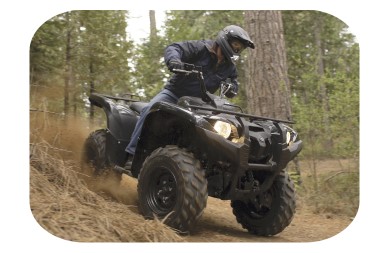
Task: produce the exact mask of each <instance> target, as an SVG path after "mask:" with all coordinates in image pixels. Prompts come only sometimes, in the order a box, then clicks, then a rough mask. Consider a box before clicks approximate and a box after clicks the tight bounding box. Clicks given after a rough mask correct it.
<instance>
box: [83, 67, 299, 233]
mask: <svg viewBox="0 0 370 253" xmlns="http://www.w3.org/2000/svg"><path fill="white" fill-rule="evenodd" d="M174 71H176V72H180V73H182V74H184V75H194V76H196V77H197V78H198V80H199V83H200V87H201V90H202V97H201V98H197V97H181V98H180V99H179V101H178V103H177V104H171V103H166V102H158V103H156V104H154V105H153V106H152V107H151V109H150V113H149V114H148V116H147V117H146V119H145V122H144V125H143V128H142V131H141V135H140V137H139V141H138V145H137V148H136V152H135V155H134V157H133V160H132V163H131V165H130V166H126V167H125V163H126V160H127V156H126V152H125V148H126V146H127V145H128V143H129V141H130V137H131V134H132V132H133V130H134V127H135V124H136V122H137V120H138V118H139V117H140V112H141V110H142V109H143V107H144V106H145V105H147V103H146V102H142V101H140V100H139V99H135V96H134V95H131V94H128V95H129V96H121V97H115V96H109V95H104V94H96V93H94V94H91V95H90V97H89V100H90V102H91V105H93V106H97V107H100V108H102V109H103V110H104V112H105V114H106V117H107V128H105V129H99V130H96V131H94V132H92V133H91V134H90V135H89V136H88V138H87V140H86V142H85V145H84V150H85V151H84V153H85V161H86V162H89V163H91V164H92V167H93V170H94V173H95V174H96V175H99V174H101V173H102V172H104V171H106V170H113V171H118V173H125V174H128V175H130V176H132V177H134V178H137V179H138V184H137V191H138V207H139V210H140V212H141V214H142V215H143V216H144V217H145V218H148V219H154V218H159V219H161V220H163V221H164V223H165V224H167V225H168V226H170V227H172V228H173V229H175V230H177V231H178V232H180V233H189V232H190V231H191V230H192V229H193V228H194V226H195V225H196V222H197V220H198V219H199V217H200V216H201V215H202V213H203V211H204V209H205V207H206V204H207V198H208V196H211V197H214V198H218V199H221V200H230V202H231V208H232V210H233V214H234V215H235V217H236V220H237V222H238V223H240V224H241V226H242V227H243V228H244V229H247V230H248V232H249V233H252V234H255V235H260V236H272V235H276V234H278V233H280V232H282V231H283V230H284V229H285V228H286V227H287V226H288V225H289V224H290V223H291V221H292V219H293V216H294V213H295V208H296V195H295V188H294V183H293V181H292V180H291V179H290V177H289V174H288V173H287V171H286V166H287V164H288V162H289V161H291V160H292V159H293V158H294V157H296V156H297V154H298V153H299V152H300V151H301V149H302V141H301V140H299V138H298V134H297V132H296V131H295V130H294V129H293V128H291V127H289V126H288V124H292V123H293V122H290V121H287V120H279V119H273V118H267V117H260V116H255V115H250V114H246V113H244V112H243V110H242V109H241V108H240V107H239V106H237V105H234V104H232V103H230V102H229V101H228V100H227V99H226V98H225V94H226V92H227V91H228V90H229V89H230V87H231V84H230V83H228V82H223V83H222V84H221V87H220V94H219V95H214V94H211V93H209V92H208V91H207V90H206V86H205V84H204V78H203V73H202V70H201V67H197V66H194V65H190V64H187V65H186V68H185V70H184V69H181V70H180V69H178V70H174Z"/></svg>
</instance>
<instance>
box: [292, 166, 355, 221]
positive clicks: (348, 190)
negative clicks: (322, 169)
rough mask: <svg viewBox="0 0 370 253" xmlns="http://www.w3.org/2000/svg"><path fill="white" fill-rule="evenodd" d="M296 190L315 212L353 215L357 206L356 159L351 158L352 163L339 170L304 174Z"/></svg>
mask: <svg viewBox="0 0 370 253" xmlns="http://www.w3.org/2000/svg"><path fill="white" fill-rule="evenodd" d="M297 192H298V195H299V196H300V198H301V199H302V200H303V201H304V203H305V204H306V205H308V206H310V207H312V208H313V211H315V212H317V213H332V214H338V213H340V214H345V215H348V216H352V217H354V216H355V215H356V213H357V211H358V207H359V172H358V161H357V162H356V159H354V160H352V164H350V165H349V166H348V167H342V168H341V170H336V171H332V172H327V173H320V174H318V175H316V176H314V175H312V174H308V175H306V176H304V177H303V184H302V185H301V187H299V188H298V191H297Z"/></svg>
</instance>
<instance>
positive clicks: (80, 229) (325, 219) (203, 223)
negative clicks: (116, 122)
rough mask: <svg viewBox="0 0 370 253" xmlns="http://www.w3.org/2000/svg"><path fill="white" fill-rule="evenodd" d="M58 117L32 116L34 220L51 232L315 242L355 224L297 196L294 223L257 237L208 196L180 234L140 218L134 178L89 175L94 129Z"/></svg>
mask: <svg viewBox="0 0 370 253" xmlns="http://www.w3.org/2000/svg"><path fill="white" fill-rule="evenodd" d="M31 116H32V115H31ZM56 122H57V121H55V122H53V120H50V118H49V119H48V120H45V118H42V117H39V118H38V119H36V118H34V121H31V145H30V148H31V159H30V164H31V180H30V181H31V187H30V189H31V194H30V199H31V209H32V212H33V214H34V217H35V219H36V220H37V221H38V222H39V223H40V225H41V226H42V227H44V228H45V229H46V230H47V231H49V232H50V233H52V234H54V235H56V236H58V237H61V238H63V239H67V240H72V241H123V242H145V241H161V242H315V241H320V240H324V239H327V238H330V237H332V236H334V235H336V234H338V233H340V232H341V231H343V230H344V229H345V228H346V227H347V226H348V225H349V224H350V223H351V218H350V217H346V216H339V215H329V214H326V215H325V214H314V213H312V211H310V209H309V208H308V207H306V206H305V205H304V204H303V203H301V202H300V200H299V199H298V208H297V212H296V215H295V217H294V219H293V222H292V223H291V224H290V226H288V227H287V228H286V229H285V230H284V231H283V232H282V233H280V234H278V235H276V236H273V237H257V236H254V235H251V234H249V233H248V232H247V231H246V230H244V229H242V227H241V225H240V224H238V223H237V222H236V219H235V217H234V215H233V214H232V210H231V207H230V201H222V200H218V199H214V198H211V197H210V198H209V199H208V203H207V207H206V209H205V212H204V214H203V215H202V217H201V218H200V220H199V222H198V224H197V227H196V228H195V229H194V231H193V232H192V233H191V234H190V235H185V236H179V235H178V234H176V233H175V232H174V231H172V230H171V229H169V228H167V227H166V226H164V225H163V224H162V223H161V222H160V221H147V220H144V219H143V218H142V216H141V215H140V214H139V212H138V210H137V193H136V182H137V181H136V179H133V178H130V177H128V176H126V175H123V177H122V180H121V182H119V181H117V180H115V179H111V180H106V181H101V182H100V181H94V180H90V179H91V178H90V177H88V176H86V175H85V174H84V172H83V171H81V169H80V163H79V157H80V151H81V148H82V143H83V141H84V139H85V138H86V137H87V135H88V133H89V132H91V131H92V130H91V129H88V128H86V127H85V126H84V123H82V122H78V123H76V122H75V121H74V122H69V123H67V124H59V123H56ZM326 167H327V166H326ZM302 170H304V168H302ZM86 178H87V181H85V180H84V179H86ZM89 178H90V179H89ZM86 182H87V183H86Z"/></svg>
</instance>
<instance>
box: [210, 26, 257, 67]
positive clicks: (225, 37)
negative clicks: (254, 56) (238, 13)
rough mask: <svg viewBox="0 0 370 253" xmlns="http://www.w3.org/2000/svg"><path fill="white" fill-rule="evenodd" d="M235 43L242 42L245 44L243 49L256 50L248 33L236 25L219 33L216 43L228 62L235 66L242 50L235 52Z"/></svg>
mask: <svg viewBox="0 0 370 253" xmlns="http://www.w3.org/2000/svg"><path fill="white" fill-rule="evenodd" d="M233 41H239V42H241V43H242V44H243V49H245V48H247V47H250V48H254V44H253V41H251V39H250V38H249V35H248V33H247V32H246V31H245V30H244V29H243V28H241V27H239V26H236V25H229V26H226V27H225V28H224V29H222V30H221V31H220V32H219V33H218V35H217V38H216V43H217V44H218V45H219V46H220V47H221V50H222V53H223V54H224V56H225V58H226V60H228V61H231V62H232V63H234V64H235V61H236V60H238V58H239V56H240V53H241V51H242V50H240V51H239V50H238V51H236V50H234V49H233V47H232V45H231V43H232V42H233Z"/></svg>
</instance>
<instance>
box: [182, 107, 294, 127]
mask: <svg viewBox="0 0 370 253" xmlns="http://www.w3.org/2000/svg"><path fill="white" fill-rule="evenodd" d="M186 107H188V108H191V109H197V110H204V111H211V112H215V113H226V114H231V115H235V116H239V117H246V118H249V119H251V120H254V119H262V120H271V121H273V122H283V123H288V124H294V122H293V121H290V120H283V119H274V118H269V117H262V116H256V115H252V114H246V113H240V112H233V111H227V110H222V109H216V108H209V107H208V108H207V107H202V106H196V105H186Z"/></svg>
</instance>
